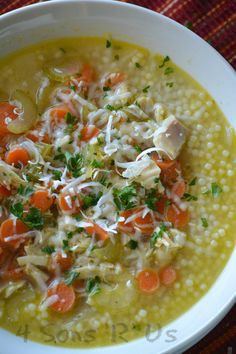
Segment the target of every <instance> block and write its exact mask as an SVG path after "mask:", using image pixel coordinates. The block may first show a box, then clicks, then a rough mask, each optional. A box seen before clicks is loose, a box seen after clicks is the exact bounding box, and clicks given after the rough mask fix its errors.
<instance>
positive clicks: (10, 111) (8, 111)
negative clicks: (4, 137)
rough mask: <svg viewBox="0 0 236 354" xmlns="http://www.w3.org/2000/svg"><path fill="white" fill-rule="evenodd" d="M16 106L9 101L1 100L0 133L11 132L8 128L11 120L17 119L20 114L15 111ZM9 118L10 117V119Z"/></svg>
mask: <svg viewBox="0 0 236 354" xmlns="http://www.w3.org/2000/svg"><path fill="white" fill-rule="evenodd" d="M15 108H16V106H14V105H11V104H10V103H8V102H0V135H1V134H7V133H9V130H8V129H7V126H8V124H9V123H10V121H11V120H15V119H16V118H17V117H18V115H17V114H16V113H14V109H15ZM8 118H9V119H8Z"/></svg>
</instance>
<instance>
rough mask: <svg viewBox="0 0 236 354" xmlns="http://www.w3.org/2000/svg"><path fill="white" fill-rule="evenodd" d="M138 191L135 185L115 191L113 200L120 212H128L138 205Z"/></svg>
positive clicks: (115, 189)
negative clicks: (136, 198)
mask: <svg viewBox="0 0 236 354" xmlns="http://www.w3.org/2000/svg"><path fill="white" fill-rule="evenodd" d="M136 195H137V191H136V188H135V186H134V184H131V185H129V186H127V187H124V188H122V189H117V188H114V189H113V198H114V203H115V205H116V206H117V208H118V210H128V209H132V208H134V207H135V205H136V200H135V199H134V197H136Z"/></svg>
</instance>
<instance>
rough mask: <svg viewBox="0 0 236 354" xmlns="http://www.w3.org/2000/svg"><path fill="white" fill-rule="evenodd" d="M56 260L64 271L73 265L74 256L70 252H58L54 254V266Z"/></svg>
mask: <svg viewBox="0 0 236 354" xmlns="http://www.w3.org/2000/svg"><path fill="white" fill-rule="evenodd" d="M54 262H55V263H56V264H58V265H59V266H60V269H61V271H62V272H64V271H65V270H68V269H70V268H71V267H72V265H73V258H72V256H70V255H68V254H62V253H57V254H56V255H55V256H54V259H53V262H52V266H53V263H54Z"/></svg>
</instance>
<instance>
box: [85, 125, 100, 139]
mask: <svg viewBox="0 0 236 354" xmlns="http://www.w3.org/2000/svg"><path fill="white" fill-rule="evenodd" d="M99 132H100V130H99V129H98V128H97V127H95V125H86V126H85V127H84V128H82V129H81V131H80V134H81V140H82V141H85V142H87V141H89V140H91V139H92V138H95V137H96V136H97V135H98V134H99Z"/></svg>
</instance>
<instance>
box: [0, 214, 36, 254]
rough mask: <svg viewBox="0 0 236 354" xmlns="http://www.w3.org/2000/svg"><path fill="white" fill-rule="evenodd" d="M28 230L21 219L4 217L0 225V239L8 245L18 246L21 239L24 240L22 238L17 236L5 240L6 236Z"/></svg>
mask: <svg viewBox="0 0 236 354" xmlns="http://www.w3.org/2000/svg"><path fill="white" fill-rule="evenodd" d="M28 230H29V229H28V227H27V226H26V225H25V224H24V223H23V222H22V221H21V220H19V219H16V220H14V219H6V220H5V221H3V223H2V224H1V227H0V240H1V241H2V242H4V243H6V244H8V245H9V246H12V247H14V248H18V247H19V245H20V244H21V243H22V241H24V238H17V239H13V240H9V241H8V240H6V238H7V237H10V236H14V235H21V234H24V233H25V232H27V231H28Z"/></svg>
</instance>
